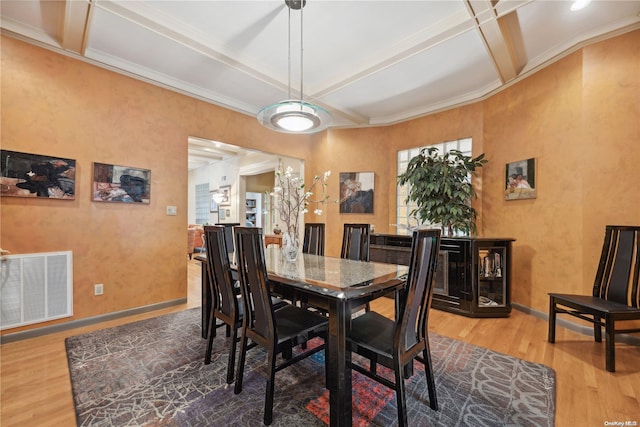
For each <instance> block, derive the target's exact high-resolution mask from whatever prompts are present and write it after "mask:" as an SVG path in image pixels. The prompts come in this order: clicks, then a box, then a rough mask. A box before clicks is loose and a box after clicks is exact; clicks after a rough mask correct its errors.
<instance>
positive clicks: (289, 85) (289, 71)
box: [287, 7, 291, 99]
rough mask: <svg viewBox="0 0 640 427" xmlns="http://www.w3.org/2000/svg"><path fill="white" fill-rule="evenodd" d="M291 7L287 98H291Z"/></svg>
mask: <svg viewBox="0 0 640 427" xmlns="http://www.w3.org/2000/svg"><path fill="white" fill-rule="evenodd" d="M288 9H289V33H288V40H289V53H288V61H287V62H288V64H289V69H288V73H289V81H288V82H287V89H288V90H289V92H288V98H287V99H291V7H288Z"/></svg>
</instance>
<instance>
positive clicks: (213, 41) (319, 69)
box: [0, 0, 640, 155]
mask: <svg viewBox="0 0 640 427" xmlns="http://www.w3.org/2000/svg"><path fill="white" fill-rule="evenodd" d="M571 3H572V2H571V1H561V0H555V1H550V0H493V1H491V0H443V1H436V0H429V1H418V0H414V1H364V0H351V1H337V0H336V1H334V0H308V2H307V5H306V6H305V7H304V9H303V11H304V12H303V13H304V20H303V29H304V35H303V42H304V58H303V60H304V61H303V62H304V68H303V77H304V78H303V80H304V86H303V91H304V96H303V98H304V99H305V100H306V101H308V102H313V103H316V104H318V105H321V106H323V107H325V108H326V109H328V110H329V111H330V112H331V114H332V115H333V120H334V123H333V126H334V127H358V126H368V125H386V124H392V123H397V122H400V121H403V120H407V119H410V118H414V117H418V116H421V115H425V114H428V113H433V112H436V111H440V110H443V109H447V108H451V107H453V106H457V105H462V104H465V103H469V102H472V101H477V100H479V99H482V98H484V97H486V96H488V95H490V94H492V93H495V91H497V90H500V89H501V88H503V87H505V86H506V85H509V84H511V83H513V82H515V81H518V80H519V79H522V78H523V77H525V76H527V75H528V74H530V73H531V72H533V71H536V70H537V69H539V68H540V67H544V66H545V65H547V64H548V63H550V62H552V61H554V60H557V59H558V58H561V57H562V56H564V55H566V54H568V53H570V52H572V51H574V50H576V49H578V48H580V47H582V46H584V45H586V44H589V43H591V42H593V41H597V40H600V39H604V38H607V37H611V36H613V35H617V34H621V33H624V32H627V31H631V30H633V29H638V28H640V16H639V14H640V0H622V1H617V0H593V1H592V3H591V4H590V5H588V6H587V7H586V8H585V9H583V10H581V11H578V12H572V11H570V6H571ZM0 7H1V10H0V12H1V14H2V21H1V25H2V31H3V33H5V34H10V35H13V36H15V37H19V38H21V39H23V40H26V41H28V42H32V43H35V44H39V45H42V46H45V47H48V48H51V49H54V50H57V51H60V52H63V53H65V54H69V55H72V56H74V57H78V58H81V59H84V60H86V61H89V62H91V63H94V64H96V65H99V66H104V67H107V68H110V69H112V70H115V71H118V72H122V73H125V74H127V75H130V76H133V77H135V78H139V79H141V80H145V81H148V82H152V83H155V84H159V85H161V86H164V87H168V88H171V89H174V90H177V91H179V92H182V93H185V94H188V95H190V96H194V97H197V98H199V99H203V100H206V101H209V102H212V103H214V104H218V105H221V106H224V107H227V108H230V109H232V110H236V111H239V112H242V113H245V114H248V115H252V116H255V115H256V114H257V113H258V111H259V110H260V109H261V108H262V107H264V106H267V105H269V104H273V103H275V102H278V101H282V100H285V99H289V98H290V96H289V94H288V92H289V89H288V88H289V84H288V81H289V71H288V70H289V66H288V65H289V62H288V47H287V46H288V35H287V34H288V8H287V7H286V5H285V4H284V0H261V1H244V0H234V1H213V0H212V1H202V0H201V1H185V0H183V1H171V0H161V1H160V0H155V1H132V0H129V1H113V0H68V1H40V0H2V2H1V4H0ZM291 31H292V45H293V47H292V55H291V56H292V60H291V86H292V93H291V98H299V96H300V95H299V88H300V45H299V43H300V12H299V11H295V10H294V11H292V30H291ZM200 148H202V147H198V146H193V147H192V146H190V149H193V150H198V149H200ZM210 148H211V149H213V148H215V147H210ZM227 148H229V147H227ZM201 151H202V150H201ZM194 154H195V153H194ZM201 154H202V153H201ZM205 154H206V153H205ZM203 155H204V154H203ZM223 155H224V154H223Z"/></svg>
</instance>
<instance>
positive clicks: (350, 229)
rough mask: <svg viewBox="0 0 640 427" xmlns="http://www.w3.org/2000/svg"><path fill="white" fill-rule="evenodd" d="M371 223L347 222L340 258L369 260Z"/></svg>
mask: <svg viewBox="0 0 640 427" xmlns="http://www.w3.org/2000/svg"><path fill="white" fill-rule="evenodd" d="M370 230H371V225H370V224H345V225H344V231H343V234H342V250H341V251H340V258H344V259H354V260H359V261H369V235H370V234H371V232H370Z"/></svg>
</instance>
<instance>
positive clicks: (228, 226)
mask: <svg viewBox="0 0 640 427" xmlns="http://www.w3.org/2000/svg"><path fill="white" fill-rule="evenodd" d="M216 225H221V226H223V227H224V233H225V234H224V237H225V242H226V245H227V253H230V254H231V253H233V252H234V251H235V248H234V240H233V239H234V237H233V227H236V226H238V225H240V223H239V222H217V223H216Z"/></svg>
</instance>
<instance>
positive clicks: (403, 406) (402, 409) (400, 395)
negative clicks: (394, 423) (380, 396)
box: [393, 358, 408, 427]
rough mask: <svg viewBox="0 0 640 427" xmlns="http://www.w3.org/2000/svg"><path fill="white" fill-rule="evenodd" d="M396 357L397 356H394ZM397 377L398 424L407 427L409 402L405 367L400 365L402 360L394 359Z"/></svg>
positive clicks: (400, 426)
mask: <svg viewBox="0 0 640 427" xmlns="http://www.w3.org/2000/svg"><path fill="white" fill-rule="evenodd" d="M394 359H395V358H394ZM393 363H394V365H395V368H394V371H395V372H394V373H395V377H396V378H395V379H396V406H397V407H398V426H399V427H407V425H408V423H407V403H406V400H405V399H406V397H405V391H404V369H403V367H402V366H401V365H400V361H399V360H398V359H395V360H394V361H393Z"/></svg>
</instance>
